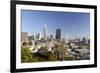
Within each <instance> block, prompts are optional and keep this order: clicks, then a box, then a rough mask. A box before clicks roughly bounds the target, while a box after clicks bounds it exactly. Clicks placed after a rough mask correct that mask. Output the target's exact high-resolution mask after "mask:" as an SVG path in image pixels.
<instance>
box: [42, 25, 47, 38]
mask: <svg viewBox="0 0 100 73" xmlns="http://www.w3.org/2000/svg"><path fill="white" fill-rule="evenodd" d="M43 36H44V37H43V38H44V40H47V26H46V24H45V25H44V29H43Z"/></svg>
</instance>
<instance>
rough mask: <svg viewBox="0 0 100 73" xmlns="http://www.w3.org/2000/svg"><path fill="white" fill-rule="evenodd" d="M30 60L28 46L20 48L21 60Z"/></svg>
mask: <svg viewBox="0 0 100 73" xmlns="http://www.w3.org/2000/svg"><path fill="white" fill-rule="evenodd" d="M32 60H33V59H32V55H31V52H30V50H29V48H21V62H32Z"/></svg>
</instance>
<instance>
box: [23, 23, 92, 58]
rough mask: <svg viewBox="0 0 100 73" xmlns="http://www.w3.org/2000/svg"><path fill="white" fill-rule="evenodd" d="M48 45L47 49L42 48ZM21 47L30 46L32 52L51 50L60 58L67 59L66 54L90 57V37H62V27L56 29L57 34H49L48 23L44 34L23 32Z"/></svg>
mask: <svg viewBox="0 0 100 73" xmlns="http://www.w3.org/2000/svg"><path fill="white" fill-rule="evenodd" d="M58 45H60V46H58ZM41 47H46V48H47V50H41V51H40V48H41ZM21 48H28V49H29V50H30V51H31V53H36V52H38V51H40V53H41V54H42V53H46V51H47V52H48V51H50V52H52V53H56V55H57V57H58V60H65V57H66V55H67V56H70V57H75V59H90V39H89V38H85V37H83V38H74V39H68V41H66V38H62V34H61V29H60V28H57V29H56V30H55V35H52V34H51V35H48V33H47V26H46V24H45V25H44V27H43V34H41V33H36V34H34V35H29V34H28V32H22V33H21Z"/></svg>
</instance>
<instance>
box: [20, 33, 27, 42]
mask: <svg viewBox="0 0 100 73" xmlns="http://www.w3.org/2000/svg"><path fill="white" fill-rule="evenodd" d="M21 41H22V42H28V41H29V40H28V33H27V32H21Z"/></svg>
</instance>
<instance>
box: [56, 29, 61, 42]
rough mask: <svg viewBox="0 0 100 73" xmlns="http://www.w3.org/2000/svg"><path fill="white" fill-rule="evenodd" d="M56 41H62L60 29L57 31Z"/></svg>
mask: <svg viewBox="0 0 100 73" xmlns="http://www.w3.org/2000/svg"><path fill="white" fill-rule="evenodd" d="M56 39H57V40H61V29H60V28H57V29H56Z"/></svg>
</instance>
